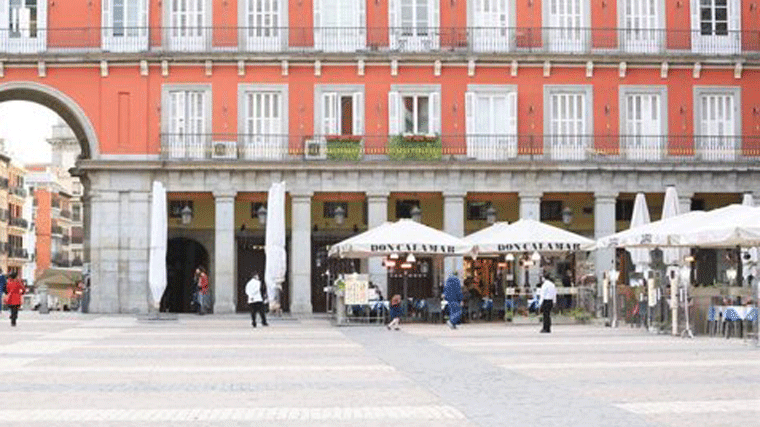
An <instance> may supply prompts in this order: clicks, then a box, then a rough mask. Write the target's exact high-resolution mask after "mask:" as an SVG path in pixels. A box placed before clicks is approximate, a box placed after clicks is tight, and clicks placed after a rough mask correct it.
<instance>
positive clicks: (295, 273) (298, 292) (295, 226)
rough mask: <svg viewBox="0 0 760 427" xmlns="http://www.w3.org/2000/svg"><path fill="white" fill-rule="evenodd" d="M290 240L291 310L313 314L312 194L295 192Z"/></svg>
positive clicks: (292, 198)
mask: <svg viewBox="0 0 760 427" xmlns="http://www.w3.org/2000/svg"><path fill="white" fill-rule="evenodd" d="M290 199H291V201H292V203H293V208H292V212H291V220H292V225H291V241H290V312H291V313H294V314H296V313H298V314H311V312H312V308H311V194H293V193H291V195H290Z"/></svg>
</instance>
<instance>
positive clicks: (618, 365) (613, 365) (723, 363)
mask: <svg viewBox="0 0 760 427" xmlns="http://www.w3.org/2000/svg"><path fill="white" fill-rule="evenodd" d="M498 366H499V367H500V368H504V369H508V370H513V371H523V370H529V371H533V370H539V371H541V370H554V369H623V368H637V369H638V368H681V369H683V368H696V367H699V368H706V367H712V368H714V367H729V366H755V367H757V366H760V360H757V359H755V360H736V359H726V360H662V361H640V362H638V361H636V362H623V361H621V362H577V363H564V362H563V363H553V362H545V363H514V364H501V365H498Z"/></svg>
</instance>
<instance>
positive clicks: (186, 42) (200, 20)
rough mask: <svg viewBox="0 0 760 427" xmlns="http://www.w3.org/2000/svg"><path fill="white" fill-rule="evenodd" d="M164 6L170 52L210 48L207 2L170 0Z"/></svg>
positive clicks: (209, 11)
mask: <svg viewBox="0 0 760 427" xmlns="http://www.w3.org/2000/svg"><path fill="white" fill-rule="evenodd" d="M209 3H210V2H209ZM165 4H168V9H169V13H168V21H169V22H168V25H167V27H168V28H166V32H167V35H168V48H169V49H170V50H176V51H201V50H208V49H210V48H211V45H210V42H211V19H210V18H211V10H210V9H211V5H210V4H208V5H207V0H171V1H167V2H165Z"/></svg>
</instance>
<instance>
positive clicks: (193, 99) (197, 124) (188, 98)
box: [164, 90, 210, 159]
mask: <svg viewBox="0 0 760 427" xmlns="http://www.w3.org/2000/svg"><path fill="white" fill-rule="evenodd" d="M209 95H210V94H208V93H206V92H205V91H197V90H178V91H171V92H169V94H168V100H169V126H168V135H166V136H165V141H164V142H165V147H164V148H165V149H167V150H168V153H167V154H168V157H169V158H174V159H183V158H190V159H202V158H205V157H206V146H207V144H206V143H205V141H206V140H207V139H208V135H207V133H208V131H209V130H208V129H207V128H206V123H207V120H206V118H207V116H208V114H209V111H208V103H209V99H207V98H209Z"/></svg>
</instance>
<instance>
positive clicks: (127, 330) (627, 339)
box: [0, 312, 760, 427]
mask: <svg viewBox="0 0 760 427" xmlns="http://www.w3.org/2000/svg"><path fill="white" fill-rule="evenodd" d="M2 317H3V319H2V320H4V322H7V319H6V318H5V317H6V316H5V315H3V316H2ZM249 322H250V318H249V317H247V316H245V315H234V316H232V315H231V316H205V317H199V316H193V315H181V316H179V318H178V320H175V321H144V320H138V319H135V318H134V317H130V316H97V315H81V314H76V313H52V314H50V315H47V316H43V315H39V314H37V313H33V312H32V313H30V312H22V313H21V316H20V319H19V326H18V327H16V328H11V327H10V326H9V325H7V324H4V323H0V375H2V380H1V381H0V402H2V403H1V404H0V426H2V425H10V424H15V425H24V426H33V427H36V426H75V425H76V426H180V425H182V426H263V425H267V426H269V425H277V426H280V425H282V426H303V425H309V426H312V425H315V426H358V425H361V426H387V425H402V426H403V425H410V426H428V425H429V426H521V425H529V426H679V427H680V426H683V427H686V426H695V425H699V426H733V425H736V426H751V425H752V426H754V425H760V422H759V421H758V419H760V388H759V387H758V386H760V349H758V348H756V347H754V345H751V344H750V343H747V342H744V341H742V340H738V339H732V340H724V339H719V338H712V339H710V338H697V339H694V340H684V339H680V338H672V337H667V336H656V335H649V334H647V333H646V332H644V331H642V330H640V329H627V328H620V329H616V330H611V329H609V328H603V327H599V326H577V325H568V326H562V325H560V326H556V327H555V329H554V333H552V334H551V335H547V334H539V333H538V325H525V326H514V325H509V326H507V325H504V324H500V323H492V324H468V325H464V326H462V327H460V328H459V329H457V330H455V331H452V330H449V329H447V328H445V326H443V325H424V324H419V325H402V331H400V332H396V331H387V330H386V329H385V328H381V327H373V326H363V327H347V328H336V327H333V326H331V325H330V324H329V323H328V322H327V321H325V320H318V319H301V320H290V321H288V320H277V319H274V320H272V322H271V325H272V326H270V327H269V328H262V327H261V326H259V328H257V329H252V328H251V327H250V323H249Z"/></svg>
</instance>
